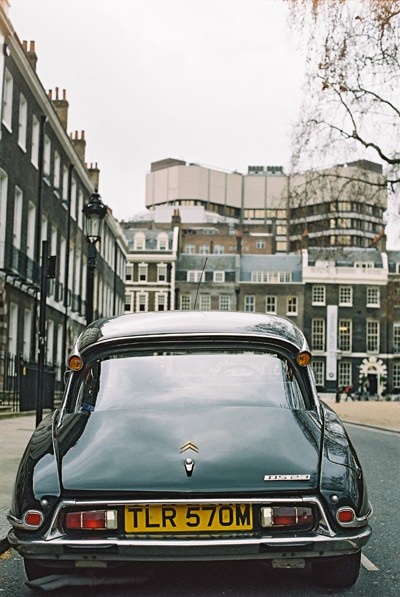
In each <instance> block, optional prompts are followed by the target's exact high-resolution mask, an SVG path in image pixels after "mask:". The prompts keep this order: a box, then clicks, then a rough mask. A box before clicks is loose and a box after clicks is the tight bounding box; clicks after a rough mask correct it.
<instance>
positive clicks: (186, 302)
mask: <svg viewBox="0 0 400 597" xmlns="http://www.w3.org/2000/svg"><path fill="white" fill-rule="evenodd" d="M191 308H192V301H191V298H190V294H181V295H180V309H181V311H190V309H191Z"/></svg>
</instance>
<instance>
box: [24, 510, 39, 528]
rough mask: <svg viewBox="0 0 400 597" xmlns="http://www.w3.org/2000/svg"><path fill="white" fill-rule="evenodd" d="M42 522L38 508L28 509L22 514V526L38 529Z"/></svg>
mask: <svg viewBox="0 0 400 597" xmlns="http://www.w3.org/2000/svg"><path fill="white" fill-rule="evenodd" d="M42 522H43V514H42V513H41V512H39V511H38V510H28V511H27V512H25V515H24V528H29V529H38V528H39V527H40V525H41V524H42Z"/></svg>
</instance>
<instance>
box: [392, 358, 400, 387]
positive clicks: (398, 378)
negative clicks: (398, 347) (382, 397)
mask: <svg viewBox="0 0 400 597" xmlns="http://www.w3.org/2000/svg"><path fill="white" fill-rule="evenodd" d="M393 389H394V390H400V363H393Z"/></svg>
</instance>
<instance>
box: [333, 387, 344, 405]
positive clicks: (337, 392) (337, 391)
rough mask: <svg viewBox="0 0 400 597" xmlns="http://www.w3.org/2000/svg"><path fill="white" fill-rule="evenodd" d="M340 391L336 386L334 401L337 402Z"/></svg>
mask: <svg viewBox="0 0 400 597" xmlns="http://www.w3.org/2000/svg"><path fill="white" fill-rule="evenodd" d="M341 393H342V391H341V389H340V388H336V396H335V402H336V403H337V404H338V403H339V402H340V394H341Z"/></svg>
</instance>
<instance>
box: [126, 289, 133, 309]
mask: <svg viewBox="0 0 400 597" xmlns="http://www.w3.org/2000/svg"><path fill="white" fill-rule="evenodd" d="M132 298H133V297H132V294H130V293H128V294H126V295H125V307H124V309H125V311H129V312H130V311H132Z"/></svg>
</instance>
